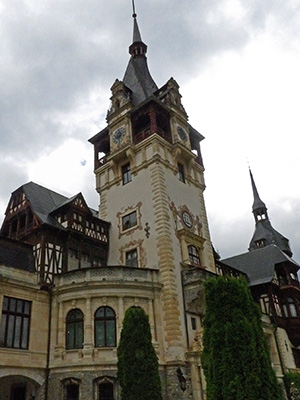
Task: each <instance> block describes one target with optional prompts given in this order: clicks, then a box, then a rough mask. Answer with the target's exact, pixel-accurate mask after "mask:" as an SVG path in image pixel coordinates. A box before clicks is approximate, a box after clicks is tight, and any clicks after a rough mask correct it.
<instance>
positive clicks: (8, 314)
mask: <svg viewBox="0 0 300 400" xmlns="http://www.w3.org/2000/svg"><path fill="white" fill-rule="evenodd" d="M30 315H31V302H30V301H26V300H20V299H15V298H13V297H6V296H4V298H3V305H2V319H1V331H0V335H1V336H0V346H1V347H11V348H14V349H28V341H29V323H30Z"/></svg>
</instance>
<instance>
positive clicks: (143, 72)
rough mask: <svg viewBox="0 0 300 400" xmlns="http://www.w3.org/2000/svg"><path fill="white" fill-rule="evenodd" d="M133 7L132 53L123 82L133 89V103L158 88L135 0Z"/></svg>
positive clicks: (130, 52) (130, 51)
mask: <svg viewBox="0 0 300 400" xmlns="http://www.w3.org/2000/svg"><path fill="white" fill-rule="evenodd" d="M132 8H133V14H132V17H133V38H132V44H131V45H130V46H129V54H130V55H131V57H130V60H129V63H128V66H127V69H126V72H125V75H124V78H123V82H124V84H125V85H126V86H127V87H128V88H129V89H130V90H131V91H132V102H133V105H135V106H136V105H138V104H139V103H141V102H143V101H144V100H146V99H147V98H148V97H150V96H151V95H152V94H153V93H154V92H155V91H156V90H157V89H158V87H157V85H156V83H155V82H154V80H153V78H152V76H151V74H150V72H149V69H148V65H147V57H146V53H147V45H146V44H145V43H144V42H143V41H142V37H141V33H140V30H139V26H138V22H137V14H136V12H135V5H134V0H133V1H132Z"/></svg>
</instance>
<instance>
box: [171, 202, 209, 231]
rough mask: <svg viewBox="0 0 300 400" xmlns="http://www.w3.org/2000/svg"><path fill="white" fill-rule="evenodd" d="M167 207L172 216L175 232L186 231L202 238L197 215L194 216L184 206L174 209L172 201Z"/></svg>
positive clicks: (200, 224)
mask: <svg viewBox="0 0 300 400" xmlns="http://www.w3.org/2000/svg"><path fill="white" fill-rule="evenodd" d="M169 207H170V210H171V211H172V214H173V220H174V224H175V230H176V231H179V230H180V229H187V230H188V231H189V232H192V233H194V234H196V235H199V236H202V223H201V222H200V217H199V216H198V215H196V216H195V215H194V214H193V213H192V212H191V211H190V209H189V208H188V207H187V206H186V205H181V206H179V207H176V206H175V203H174V202H173V201H170V203H169Z"/></svg>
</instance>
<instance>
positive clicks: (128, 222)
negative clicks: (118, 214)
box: [122, 211, 137, 231]
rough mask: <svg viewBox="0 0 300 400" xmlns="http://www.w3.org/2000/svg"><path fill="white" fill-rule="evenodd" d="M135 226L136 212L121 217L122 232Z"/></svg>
mask: <svg viewBox="0 0 300 400" xmlns="http://www.w3.org/2000/svg"><path fill="white" fill-rule="evenodd" d="M136 225H137V218H136V211H133V212H132V213H130V214H127V215H124V217H122V230H123V231H126V230H127V229H130V228H132V227H133V226H136Z"/></svg>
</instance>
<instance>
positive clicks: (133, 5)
mask: <svg viewBox="0 0 300 400" xmlns="http://www.w3.org/2000/svg"><path fill="white" fill-rule="evenodd" d="M132 11H133V14H132V16H133V18H136V17H137V15H136V12H135V4H134V0H132Z"/></svg>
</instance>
